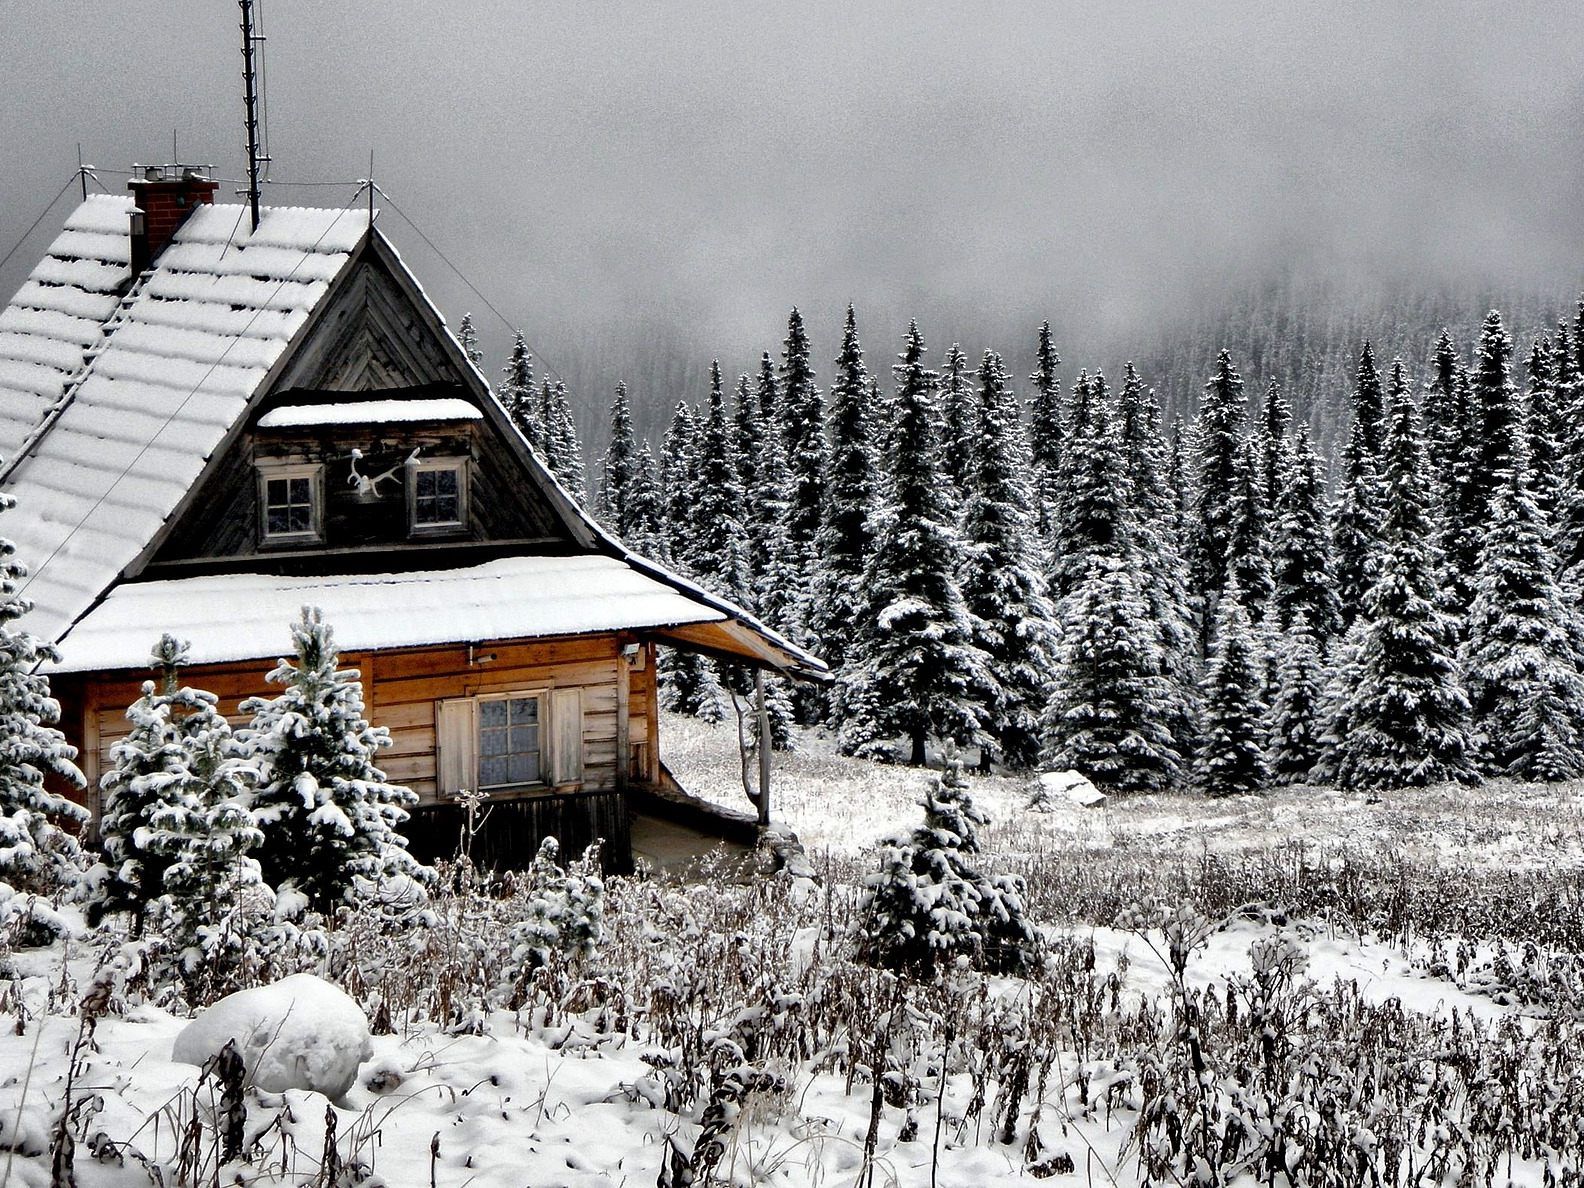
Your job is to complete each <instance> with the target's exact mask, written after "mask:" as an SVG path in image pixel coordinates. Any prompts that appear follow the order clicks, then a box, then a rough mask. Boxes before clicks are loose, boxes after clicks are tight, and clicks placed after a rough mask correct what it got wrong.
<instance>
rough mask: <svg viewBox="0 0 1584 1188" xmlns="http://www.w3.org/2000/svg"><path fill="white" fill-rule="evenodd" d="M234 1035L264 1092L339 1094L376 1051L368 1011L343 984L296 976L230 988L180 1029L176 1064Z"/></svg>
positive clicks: (199, 1057) (197, 1058)
mask: <svg viewBox="0 0 1584 1188" xmlns="http://www.w3.org/2000/svg"><path fill="white" fill-rule="evenodd" d="M232 1039H234V1040H236V1042H237V1049H238V1050H239V1051H240V1052H241V1053H242V1061H243V1063H244V1064H245V1065H246V1066H247V1075H248V1083H249V1084H252V1085H256V1086H258V1087H259V1088H260V1089H262V1090H264V1091H265V1092H267V1093H283V1092H285V1091H286V1090H287V1089H311V1090H313V1091H314V1092H316V1093H323V1094H324V1095H325V1096H326V1097H329V1098H332V1099H334V1098H339V1097H340V1096H341V1095H342V1094H344V1093H345V1092H346V1091H347V1090H348V1089H350V1088H351V1087H352V1082H353V1081H355V1080H357V1074H358V1065H360V1064H362V1063H363V1061H365V1060H367V1059H368V1058H369V1056H370V1054H371V1053H372V1052H373V1047H372V1045H371V1044H370V1042H369V1025H368V1017H367V1016H366V1015H364V1014H363V1008H362V1007H360V1006H358V1004H357V1003H356V1002H354V1001H353V1000H352V999H351V998H350V997H348V996H347V994H346V993H345V992H344V991H343V990H341V989H340V987H338V986H332V985H331V984H330V983H329V982H326V981H325V980H324V979H322V978H316V977H314V975H313V974H293V975H292V976H291V977H289V978H282V979H281V980H280V981H278V982H275V983H272V984H271V985H268V986H255V987H253V988H252V989H251V990H239V991H237V992H236V993H235V994H228V995H226V996H225V997H224V998H222V999H221V1000H220V1001H219V1002H217V1003H215V1004H214V1005H213V1006H211V1007H209V1008H208V1009H207V1010H204V1011H201V1012H199V1014H198V1017H197V1018H195V1019H194V1020H193V1021H192V1022H191V1023H189V1024H188V1025H187V1026H186V1027H185V1028H183V1029H182V1032H181V1034H180V1035H178V1036H177V1037H176V1043H175V1046H174V1047H173V1048H172V1049H171V1059H172V1060H174V1061H176V1062H177V1063H179V1064H196V1065H202V1064H203V1063H204V1061H206V1060H208V1059H209V1058H210V1057H211V1056H213V1055H215V1054H216V1053H217V1052H219V1051H220V1049H221V1048H223V1047H225V1045H226V1041H227V1040H232Z"/></svg>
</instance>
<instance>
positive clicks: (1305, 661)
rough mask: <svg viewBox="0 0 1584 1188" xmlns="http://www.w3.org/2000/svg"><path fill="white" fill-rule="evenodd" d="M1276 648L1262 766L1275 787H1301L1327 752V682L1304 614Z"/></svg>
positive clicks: (1291, 622)
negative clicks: (1272, 691) (1273, 693)
mask: <svg viewBox="0 0 1584 1188" xmlns="http://www.w3.org/2000/svg"><path fill="white" fill-rule="evenodd" d="M1279 647H1280V652H1279V654H1278V656H1277V661H1276V696H1275V697H1274V698H1273V699H1272V701H1271V708H1270V718H1269V726H1268V728H1267V730H1266V748H1265V762H1266V765H1267V766H1268V767H1269V769H1270V773H1271V779H1272V781H1273V782H1274V783H1277V784H1301V783H1304V782H1306V781H1307V780H1309V779H1310V775H1311V773H1312V772H1313V771H1314V768H1315V764H1317V763H1318V762H1319V761H1320V757H1321V754H1322V753H1323V752H1324V750H1325V728H1326V716H1325V707H1326V678H1327V673H1326V666H1325V660H1324V658H1323V656H1322V655H1321V651H1320V642H1319V640H1318V639H1317V638H1316V636H1315V632H1314V629H1313V628H1311V627H1310V626H1309V619H1308V616H1307V615H1306V614H1305V613H1304V612H1303V610H1302V609H1299V610H1296V611H1294V612H1293V614H1292V617H1291V618H1290V619H1289V620H1288V621H1287V625H1286V627H1285V628H1283V629H1282V632H1281V636H1280V639H1279Z"/></svg>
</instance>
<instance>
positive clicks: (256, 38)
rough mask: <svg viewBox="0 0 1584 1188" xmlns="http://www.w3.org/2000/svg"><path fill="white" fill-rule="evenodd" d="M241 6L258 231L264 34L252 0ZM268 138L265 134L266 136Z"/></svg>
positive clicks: (263, 152)
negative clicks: (256, 17)
mask: <svg viewBox="0 0 1584 1188" xmlns="http://www.w3.org/2000/svg"><path fill="white" fill-rule="evenodd" d="M238 3H239V4H240V5H241V7H242V86H243V96H242V111H243V124H244V126H245V127H246V129H247V170H248V188H247V197H248V207H249V209H250V210H251V212H252V217H253V230H255V231H257V230H258V225H259V170H260V167H261V166H264V165H268V164H269V160H270V158H269V145H268V144H267V143H266V144H264V145H263V146H261V145H260V144H259V111H260V109H261V107H262V106H263V100H262V99H261V98H260V87H259V79H260V76H261V75H262V73H263V71H262V69H261V67H262V65H263V61H264V49H263V46H264V34H263V32H262V29H263V25H262V16H263V14H262V11H260V13H259V18H260V19H259V20H255V19H254V12H253V8H254V4H255V0H238ZM264 118H265V127H266V128H268V126H269V117H268V115H266V116H265V117H264ZM266 140H267V136H266Z"/></svg>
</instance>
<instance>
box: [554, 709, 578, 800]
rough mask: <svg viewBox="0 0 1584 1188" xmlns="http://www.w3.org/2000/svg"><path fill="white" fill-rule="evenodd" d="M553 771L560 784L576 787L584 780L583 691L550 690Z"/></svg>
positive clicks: (555, 781) (557, 782) (556, 780)
mask: <svg viewBox="0 0 1584 1188" xmlns="http://www.w3.org/2000/svg"><path fill="white" fill-rule="evenodd" d="M550 745H551V747H552V748H553V762H552V766H551V769H550V770H551V771H552V772H554V775H553V777H552V781H553V782H554V783H556V784H576V783H579V782H581V781H582V779H583V690H581V689H552V690H551V691H550Z"/></svg>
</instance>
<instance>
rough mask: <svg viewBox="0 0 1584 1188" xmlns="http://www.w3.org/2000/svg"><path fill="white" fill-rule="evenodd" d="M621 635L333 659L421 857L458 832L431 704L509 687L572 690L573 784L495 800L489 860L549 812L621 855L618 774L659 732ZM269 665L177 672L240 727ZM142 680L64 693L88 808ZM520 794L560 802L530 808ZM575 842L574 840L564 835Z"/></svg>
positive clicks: (638, 769) (645, 679) (647, 762)
mask: <svg viewBox="0 0 1584 1188" xmlns="http://www.w3.org/2000/svg"><path fill="white" fill-rule="evenodd" d="M631 642H632V640H631V638H630V637H623V636H621V635H616V634H607V635H593V636H578V637H564V638H558V639H546V640H516V641H495V642H489V643H481V644H476V645H474V646H473V662H472V663H469V649H468V646H467V645H465V644H457V645H445V646H439V647H425V648H412V649H403V650H392V651H380V652H375V653H370V654H360V655H351V654H349V655H346V656H343V658H342V662H343V666H344V667H347V668H356V669H358V670H359V671H360V672H361V673H362V675H363V679H364V699H365V709H366V712H367V713H368V716H369V719H370V721H372V722H373V723H374V724H375V725H376V726H383V727H385V728H386V729H387V730H388V731H389V732H390V736H391V742H392V745H391V746H390V747H388V748H386V749H384V750H382V751H381V752H380V754H379V757H378V759H377V763H378V764H379V766H380V769H381V770H383V771H384V772H385V774H386V776H387V777H388V778H389V779H390V780H391V781H392V782H394V783H398V784H404V785H406V786H407V787H408V788H411V789H412V790H413V791H414V792H416V793H417V794H418V796H419V808H420V812H419V813H418V814H417V815H416V816H415V818H414V821H413V822H412V823H411V824H410V825H409V835H410V836H411V838H412V841H413V845H414V849H415V851H416V852H419V853H422V854H425V855H427V856H430V857H433V856H434V855H435V853H437V852H438V853H444V854H449V853H450V852H451V850H452V848H453V847H454V844H455V841H456V837H457V833H456V830H457V827H458V819H457V818H456V817H455V814H456V810H455V809H454V807H452V806H451V805H449V804H441V803H440V801H439V798H438V797H437V793H436V788H437V781H436V775H437V771H436V768H437V764H436V753H435V706H436V703H437V702H438V701H441V700H444V699H447V698H454V697H474V696H478V695H481V694H483V695H487V694H492V693H509V692H514V691H518V690H530V689H532V690H538V689H544V690H557V689H561V690H565V689H577V690H579V691H580V693H581V699H582V706H583V732H582V733H583V737H582V746H583V776H582V780H581V782H580V783H577V784H575V785H572V786H567V787H562V788H560V789H558V790H557V794H555V795H548V794H545V793H539V794H537V795H534V794H530V795H528V796H524V797H522V798H521V803H520V802H519V801H517V800H511V801H501V802H500V803H499V804H498V805H497V811H496V813H495V816H496V817H498V818H499V822H500V824H499V826H498V830H492V834H493V833H494V832H496V831H499V832H500V836H498V837H494V836H492V838H491V840H490V843H489V847H490V849H491V850H492V851H494V853H493V855H492V859H491V860H492V862H493V863H495V864H499V863H501V862H509V861H511V860H513V859H516V858H519V857H520V859H521V861H522V862H524V863H526V862H527V861H528V860H529V859H530V858H532V856H533V850H532V848H529V849H528V850H527V851H526V852H525V853H520V854H519V853H518V850H519V843H521V842H522V841H523V839H524V838H525V837H527V836H528V833H529V832H531V831H532V830H533V829H537V828H539V827H540V826H543V825H545V824H546V823H547V822H550V821H552V819H553V820H554V821H557V822H559V823H560V828H561V829H562V830H564V831H565V832H566V835H567V836H566V837H563V838H562V840H563V842H564V843H565V844H566V846H567V847H568V848H570V847H572V846H573V845H574V844H577V845H579V847H581V846H582V845H587V844H588V842H589V841H591V840H593V837H594V836H605V837H607V840H608V841H609V842H610V843H611V851H612V852H611V854H610V855H609V858H610V860H611V861H612V862H614V863H615V864H616V865H615V866H614V867H613V869H618V868H620V867H621V866H622V864H624V863H626V862H628V861H629V855H628V847H629V843H628V840H627V825H626V808H625V799H624V798H623V797H621V796H620V793H621V791H622V785H624V784H625V783H626V777H628V776H631V775H634V774H636V775H637V776H638V778H639V779H640V780H641V779H644V778H646V775H647V771H648V770H649V769H652V768H654V767H655V766H656V764H657V756H656V754H655V750H654V748H653V747H652V746H651V745H650V744H649V741H648V740H653V739H654V738H655V737H656V731H657V728H658V716H657V699H656V696H655V683H654V655H653V649H652V647H648V646H643V647H640V648H639V650H638V656H637V658H635V659H632V660H630V659H629V658H628V657H626V656H625V655H624V654H623V649H624V647H625V646H626V645H627V644H629V643H631ZM487 657H493V659H486V658H487ZM272 667H273V664H271V663H268V662H264V661H247V662H244V663H239V664H216V665H199V666H194V667H192V668H188V669H184V670H183V672H182V680H183V682H184V683H185V684H188V685H191V686H193V687H195V688H200V689H207V690H209V691H210V692H212V693H214V694H215V695H216V696H217V697H218V698H219V699H220V709H221V711H222V712H223V713H224V714H225V715H226V716H227V718H228V719H229V720H230V721H231V722H232V723H234V724H236V725H242V724H244V723H245V722H246V721H247V718H246V717H245V716H244V715H242V714H240V713H239V710H238V707H239V705H240V703H241V702H243V701H245V700H246V699H247V698H249V697H252V696H270V695H272V694H273V693H274V692H276V691H277V690H276V688H275V687H273V686H271V685H270V684H269V683H268V682H267V681H266V680H265V674H266V673H267V672H268V671H269V670H270V669H271V668H272ZM144 679H146V677H145V675H144V674H141V673H124V672H123V673H109V674H97V675H94V676H91V677H88V678H86V679H85V680H83V681H82V682H81V683H80V684H75V685H74V686H73V689H72V693H71V696H70V697H69V698H65V699H63V708H64V709H65V710H66V711H67V715H68V716H67V717H66V718H65V720H64V722H63V728H64V729H66V731H67V734H68V737H69V738H70V739H71V741H72V742H73V743H74V744H75V745H77V746H78V747H79V748H80V749H81V750H82V756H81V760H80V762H81V766H82V768H83V771H84V774H85V775H87V776H88V779H89V788H90V793H89V796H88V804H89V806H90V807H91V808H93V809H94V810H95V812H96V813H97V811H98V808H99V804H98V794H97V789H98V784H99V777H100V775H101V773H103V772H104V771H105V770H107V768H108V767H109V766H110V763H111V759H110V751H111V748H112V747H113V746H114V745H115V743H116V742H117V740H119V739H121V738H124V737H125V736H126V734H127V732H128V729H129V726H128V723H127V720H126V707H127V706H128V705H129V704H131V703H132V702H133V701H135V700H136V699H137V697H138V696H139V691H140V686H141V683H142V681H143V680H144ZM618 680H625V681H627V682H628V684H629V689H628V692H627V695H626V697H625V701H626V708H627V714H628V726H627V733H628V735H629V738H630V740H633V741H643V742H644V746H643V747H641V748H634V747H632V746H629V748H628V754H627V755H625V756H621V755H619V753H618V737H619V734H620V732H619V731H618V728H617V715H618V707H619V705H620V704H621V702H622V701H623V700H624V698H623V697H622V695H621V694H620V693H619V691H618V688H617V682H618ZM68 685H72V683H71V682H68ZM623 765H625V770H623ZM606 794H612V795H615V796H616V797H617V800H618V801H619V802H620V803H619V804H616V803H614V802H612V801H611V800H610V797H609V796H607V795H606ZM529 801H538V802H550V801H555V802H562V801H565V802H566V803H565V804H564V805H559V806H551V805H549V804H546V803H540V804H537V805H529V804H527V803H526V802H529ZM585 818H587V819H586V820H585ZM617 818H620V828H619V829H617V830H616V835H612V834H611V833H610V832H609V831H610V830H611V829H614V828H615V826H614V825H613V822H616V821H617ZM578 822H582V824H577V823H578ZM585 825H586V826H587V828H586V829H585V828H584V826H585ZM574 826H575V827H574ZM602 830H603V831H604V832H602ZM589 831H592V832H589ZM433 832H438V833H441V834H444V839H443V845H442V848H441V850H440V851H434V850H433V846H434V845H438V844H441V842H440V841H438V840H436V838H434V837H428V836H425V837H424V838H423V839H422V843H423V844H422V845H420V844H419V843H420V838H419V835H420V834H425V835H427V834H430V833H433ZM551 832H555V830H551ZM585 833H587V836H585ZM617 835H619V836H617ZM541 836H542V835H541ZM557 836H560V834H559V833H558V834H557ZM577 838H582V839H583V840H582V841H581V842H575V839H577ZM534 845H537V841H535V842H534ZM503 847H504V848H503Z"/></svg>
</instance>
